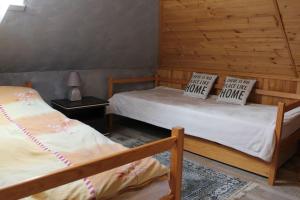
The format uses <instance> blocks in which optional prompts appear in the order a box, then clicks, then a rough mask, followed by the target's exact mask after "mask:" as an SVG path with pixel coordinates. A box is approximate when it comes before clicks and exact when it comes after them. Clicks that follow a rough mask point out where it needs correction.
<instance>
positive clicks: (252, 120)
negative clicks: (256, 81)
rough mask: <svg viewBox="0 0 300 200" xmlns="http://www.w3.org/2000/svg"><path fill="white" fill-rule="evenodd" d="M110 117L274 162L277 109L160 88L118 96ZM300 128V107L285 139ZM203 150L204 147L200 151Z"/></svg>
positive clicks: (291, 118) (289, 122) (286, 128)
mask: <svg viewBox="0 0 300 200" xmlns="http://www.w3.org/2000/svg"><path fill="white" fill-rule="evenodd" d="M109 102H110V106H109V108H108V113H114V114H118V115H122V116H126V117H129V118H132V119H136V120H140V121H143V122H147V123H150V124H153V125H156V126H159V127H163V128H167V129H171V128H172V127H174V126H181V127H184V128H185V132H186V134H188V135H192V136H196V137H200V138H203V139H207V140H210V141H213V142H217V143H220V144H222V145H225V146H228V147H231V148H234V149H237V150H239V151H242V152H244V153H247V154H249V155H252V156H255V157H258V158H261V159H263V160H265V161H270V160H271V158H272V154H273V151H274V144H275V134H274V132H275V121H276V114H277V107H276V106H268V105H261V104H247V105H245V106H241V105H233V104H226V103H219V102H216V96H211V97H209V98H208V99H207V100H202V99H198V98H193V97H188V96H184V95H183V90H178V89H173V88H167V87H157V88H154V89H150V90H142V91H131V92H123V93H118V94H115V95H114V96H113V97H112V98H111V99H110V100H109ZM298 128H300V107H299V108H296V109H294V110H292V111H290V112H288V113H286V116H285V123H284V128H283V130H284V132H283V137H282V138H285V137H287V136H288V135H290V134H291V133H293V132H294V131H295V130H297V129H298ZM199 148H201V147H199Z"/></svg>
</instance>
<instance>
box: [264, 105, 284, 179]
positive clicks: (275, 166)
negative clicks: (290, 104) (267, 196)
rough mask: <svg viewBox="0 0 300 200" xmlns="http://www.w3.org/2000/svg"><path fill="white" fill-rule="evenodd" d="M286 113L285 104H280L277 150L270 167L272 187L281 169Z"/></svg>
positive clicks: (277, 123)
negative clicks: (282, 134) (280, 160)
mask: <svg viewBox="0 0 300 200" xmlns="http://www.w3.org/2000/svg"><path fill="white" fill-rule="evenodd" d="M284 112H285V104H284V103H282V102H279V103H278V111H277V119H276V128H275V135H276V143H275V150H274V154H273V158H272V162H271V165H270V175H269V179H268V181H269V184H270V185H274V183H275V179H276V174H277V170H278V167H279V166H278V165H279V157H280V143H281V133H282V125H283V120H284Z"/></svg>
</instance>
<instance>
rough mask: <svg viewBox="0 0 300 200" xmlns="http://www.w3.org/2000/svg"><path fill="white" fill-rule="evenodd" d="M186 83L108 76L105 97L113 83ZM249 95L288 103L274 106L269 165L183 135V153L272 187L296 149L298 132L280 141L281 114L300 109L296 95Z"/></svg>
mask: <svg viewBox="0 0 300 200" xmlns="http://www.w3.org/2000/svg"><path fill="white" fill-rule="evenodd" d="M243 77H245V76H243ZM188 80H189V78H186V79H185V80H183V79H174V78H171V79H168V78H162V77H160V76H159V75H155V76H154V77H142V78H124V79H113V78H112V77H109V80H108V96H109V97H111V96H112V95H113V91H114V85H116V84H128V83H142V82H154V85H155V86H159V85H164V86H168V87H175V88H181V89H183V88H184V87H185V86H186V84H187V83H188ZM223 80H224V79H223ZM219 82H220V81H219ZM214 87H215V88H214V90H215V91H219V90H220V89H222V87H223V84H222V83H218V84H215V86H214ZM251 95H252V97H253V96H258V95H260V96H263V97H274V98H283V99H285V100H288V101H289V103H283V102H281V101H280V102H278V104H277V107H278V112H277V120H276V128H275V134H276V146H275V151H274V154H273V158H272V161H271V162H265V161H263V160H261V159H259V158H256V157H253V156H250V155H247V154H245V153H242V152H240V151H237V150H235V149H232V148H229V147H226V146H224V145H221V144H218V143H215V142H211V141H208V140H205V139H201V138H197V137H192V136H188V135H185V137H184V150H186V151H190V152H193V153H196V154H198V155H201V156H204V157H207V158H211V159H213V160H216V161H219V162H222V163H225V164H228V165H231V166H234V167H238V168H241V169H244V170H246V171H250V172H253V173H256V174H259V175H262V176H264V177H267V178H268V183H269V184H270V185H274V183H275V178H276V174H277V170H278V168H279V167H280V166H281V165H282V164H283V163H285V162H286V161H287V160H288V159H289V158H291V157H292V156H293V155H294V153H295V152H296V151H297V149H298V141H299V139H300V129H299V130H297V131H296V132H295V133H293V134H292V135H290V136H289V137H287V138H285V139H284V140H282V139H281V133H282V126H283V119H284V113H286V112H288V111H289V110H292V109H294V108H296V107H298V106H300V101H299V100H300V95H298V94H293V93H287V92H278V91H271V90H263V89H254V91H253V93H252V94H251ZM295 100H296V101H295ZM109 117H110V118H109V123H110V126H112V116H109Z"/></svg>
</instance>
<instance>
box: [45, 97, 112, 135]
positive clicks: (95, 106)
mask: <svg viewBox="0 0 300 200" xmlns="http://www.w3.org/2000/svg"><path fill="white" fill-rule="evenodd" d="M51 105H52V107H53V108H54V109H56V110H58V111H60V112H61V113H63V114H64V115H66V116H67V117H69V118H71V119H77V120H79V121H81V122H83V123H85V124H88V125H90V126H91V127H93V128H95V129H96V130H98V131H99V132H100V133H102V134H104V135H105V134H106V133H107V130H106V117H105V112H106V106H108V105H109V102H108V101H106V100H102V99H99V98H96V97H91V96H88V97H83V98H82V100H81V101H73V102H72V101H69V100H68V99H57V100H52V101H51Z"/></svg>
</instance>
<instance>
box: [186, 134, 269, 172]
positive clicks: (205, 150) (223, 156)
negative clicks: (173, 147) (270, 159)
mask: <svg viewBox="0 0 300 200" xmlns="http://www.w3.org/2000/svg"><path fill="white" fill-rule="evenodd" d="M184 149H185V150H186V151H191V152H193V153H197V154H199V155H202V156H204V157H208V158H211V159H214V160H217V161H220V162H222V163H226V164H229V165H232V166H235V167H238V168H242V169H245V170H247V171H250V172H254V173H256V174H259V175H262V176H265V177H268V176H269V163H267V162H264V161H262V160H259V159H257V158H255V157H251V156H248V155H246V154H244V153H241V152H239V151H236V150H234V149H231V148H228V147H225V146H223V145H220V144H217V143H214V142H210V141H207V140H203V139H200V138H195V137H192V136H185V138H184Z"/></svg>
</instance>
